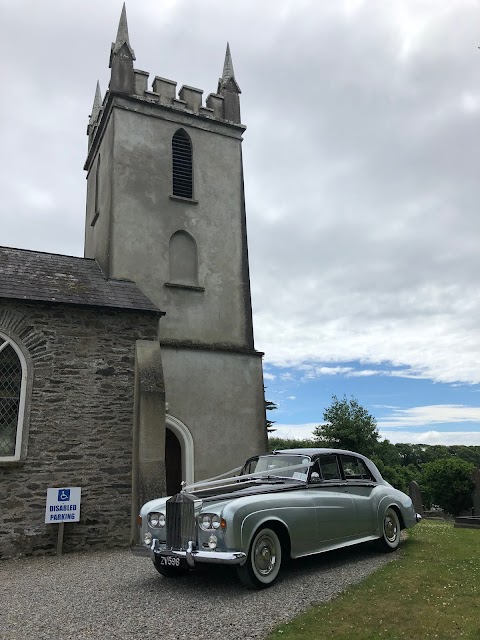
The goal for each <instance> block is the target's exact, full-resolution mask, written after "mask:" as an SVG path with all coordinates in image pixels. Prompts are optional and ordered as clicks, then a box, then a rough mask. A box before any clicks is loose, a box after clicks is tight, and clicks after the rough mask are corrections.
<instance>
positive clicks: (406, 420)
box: [377, 404, 480, 433]
mask: <svg viewBox="0 0 480 640" xmlns="http://www.w3.org/2000/svg"><path fill="white" fill-rule="evenodd" d="M459 422H477V423H480V407H467V406H464V405H456V404H438V405H428V406H422V407H410V408H409V409H399V408H394V410H393V411H392V413H391V414H390V415H389V416H385V417H383V418H381V419H379V420H378V421H377V425H378V427H379V428H380V429H385V428H388V427H390V428H392V427H395V428H396V427H399V428H402V427H423V426H427V425H430V424H448V423H459ZM479 433H480V432H479Z"/></svg>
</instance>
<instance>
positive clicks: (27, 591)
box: [0, 545, 396, 640]
mask: <svg viewBox="0 0 480 640" xmlns="http://www.w3.org/2000/svg"><path fill="white" fill-rule="evenodd" d="M395 555H396V554H386V555H383V554H379V553H378V552H376V551H375V550H374V548H372V547H371V546H370V545H360V546H358V547H351V548H349V549H342V550H341V551H335V552H330V553H326V554H321V555H319V556H313V557H309V558H303V559H301V560H295V561H294V562H292V563H291V564H290V565H289V566H287V567H285V568H284V569H283V570H282V572H281V574H280V576H279V579H278V582H277V583H276V584H275V585H274V586H273V587H271V588H269V589H266V590H264V591H246V590H245V589H244V588H243V587H242V586H241V585H240V583H239V582H238V580H237V577H236V573H235V571H234V570H233V571H232V570H231V569H229V568H225V567H210V568H205V567H202V568H201V570H199V571H198V573H194V574H190V575H189V576H184V577H182V578H177V579H174V580H172V579H166V578H162V577H161V576H160V575H159V574H157V572H156V571H155V569H154V567H153V564H152V563H151V561H150V560H149V559H148V558H142V557H135V556H133V555H132V554H131V553H130V551H128V550H124V549H122V550H114V551H99V552H98V551H97V552H90V553H74V554H68V555H64V556H61V557H58V558H57V557H52V556H49V557H45V556H44V557H35V558H24V559H20V560H4V561H0V638H1V639H2V640H27V639H29V638H35V639H36V640H47V639H48V640H52V638H59V639H61V640H69V639H70V638H72V639H73V638H74V639H75V640H84V639H90V638H101V639H102V640H117V639H118V640H121V639H124V638H125V639H126V638H128V639H134V638H135V639H139V638H162V639H165V638H166V639H169V640H170V639H180V638H188V639H189V640H190V639H191V638H195V640H203V639H205V640H207V639H208V640H216V639H219V640H220V639H221V640H237V639H238V640H240V639H241V640H249V639H251V638H262V637H264V636H265V635H266V634H267V633H268V631H269V630H270V629H271V628H272V627H273V626H274V625H276V624H278V623H280V622H282V621H285V620H287V619H289V618H292V617H293V616H295V615H296V614H298V613H299V612H300V611H303V610H304V609H306V608H307V607H308V606H309V605H311V604H313V603H315V602H324V601H326V600H328V599H330V598H331V597H332V596H333V595H335V594H337V593H338V592H339V591H341V590H342V589H344V588H345V587H346V586H348V585H350V584H353V583H355V582H358V581H360V580H362V578H364V577H365V576H367V575H368V574H369V573H371V572H372V571H374V570H375V569H377V568H378V567H380V566H382V565H383V564H385V563H386V562H388V561H389V560H391V559H392V558H393V557H394V556H395Z"/></svg>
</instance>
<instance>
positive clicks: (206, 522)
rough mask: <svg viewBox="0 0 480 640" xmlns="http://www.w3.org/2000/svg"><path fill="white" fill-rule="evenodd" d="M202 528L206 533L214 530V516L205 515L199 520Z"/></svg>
mask: <svg viewBox="0 0 480 640" xmlns="http://www.w3.org/2000/svg"><path fill="white" fill-rule="evenodd" d="M199 524H200V527H201V528H202V529H203V530H204V531H205V530H206V529H211V528H212V516H211V515H210V514H208V513H204V514H203V515H201V516H200V519H199Z"/></svg>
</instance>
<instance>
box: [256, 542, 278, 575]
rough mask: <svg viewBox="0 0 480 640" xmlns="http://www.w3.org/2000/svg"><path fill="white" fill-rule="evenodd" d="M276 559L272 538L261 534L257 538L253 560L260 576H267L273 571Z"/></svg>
mask: <svg viewBox="0 0 480 640" xmlns="http://www.w3.org/2000/svg"><path fill="white" fill-rule="evenodd" d="M276 560H277V557H276V554H275V543H274V542H273V540H272V539H271V538H269V537H268V536H263V537H262V538H260V539H259V540H257V543H256V545H255V550H254V562H255V568H256V569H257V571H258V573H260V574H261V575H262V576H268V574H269V573H271V572H272V571H273V569H274V567H275V562H276Z"/></svg>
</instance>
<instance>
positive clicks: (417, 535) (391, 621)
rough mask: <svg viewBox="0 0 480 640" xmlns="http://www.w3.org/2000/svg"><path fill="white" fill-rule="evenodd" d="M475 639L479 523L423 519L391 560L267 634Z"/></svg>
mask: <svg viewBox="0 0 480 640" xmlns="http://www.w3.org/2000/svg"><path fill="white" fill-rule="evenodd" d="M279 638H282V640H293V639H298V640H323V639H324V638H328V639H330V638H331V639H333V640H370V639H372V640H376V639H377V638H378V639H382V640H397V638H398V639H403V640H405V639H407V640H423V638H438V639H439V640H456V638H465V639H467V638H468V639H469V640H480V530H478V529H455V528H454V527H453V524H451V523H445V522H434V521H431V520H424V521H423V522H421V523H420V524H419V525H417V526H416V527H414V528H413V529H410V530H409V531H408V540H406V541H404V542H403V543H402V551H401V553H400V555H399V556H398V559H396V560H395V561H394V562H391V563H389V564H388V565H386V566H384V567H383V568H382V569H380V570H379V571H377V572H375V573H374V574H372V575H371V576H369V577H368V578H367V579H366V580H364V581H363V582H361V583H360V584H358V585H356V586H354V587H351V588H349V589H348V590H347V591H345V592H344V593H343V594H342V595H341V596H338V597H337V598H335V599H334V600H332V601H331V602H329V603H327V604H323V605H319V606H317V607H312V608H311V609H309V610H308V611H307V612H306V613H304V614H302V615H300V616H298V617H297V618H295V619H294V620H291V621H290V622H288V623H286V624H284V625H282V626H281V627H278V628H277V629H275V631H273V632H272V634H271V635H270V636H269V640H273V639H275V640H278V639H279Z"/></svg>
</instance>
